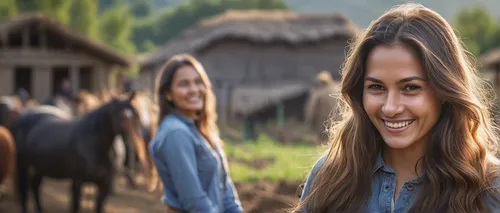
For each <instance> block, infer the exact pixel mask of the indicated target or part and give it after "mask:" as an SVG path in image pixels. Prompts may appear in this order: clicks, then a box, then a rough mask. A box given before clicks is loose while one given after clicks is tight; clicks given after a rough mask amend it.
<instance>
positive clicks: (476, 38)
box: [454, 7, 500, 56]
mask: <svg viewBox="0 0 500 213" xmlns="http://www.w3.org/2000/svg"><path fill="white" fill-rule="evenodd" d="M454 25H455V28H456V29H457V30H458V32H459V34H460V36H461V37H462V39H463V40H464V43H465V45H466V46H467V49H468V50H469V51H470V52H472V53H473V54H474V55H476V56H478V55H480V54H482V53H485V52H487V51H488V50H491V49H492V48H494V47H495V46H497V45H498V43H497V42H498V39H496V38H495V37H496V36H498V35H499V33H500V32H499V26H498V23H497V22H496V21H495V18H494V17H493V16H492V15H491V14H490V13H489V12H488V10H486V9H485V8H483V7H473V8H470V9H467V8H466V9H463V10H461V11H460V12H459V13H458V14H457V17H456V19H455V23H454Z"/></svg>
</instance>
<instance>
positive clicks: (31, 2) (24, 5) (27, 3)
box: [14, 0, 41, 12]
mask: <svg viewBox="0 0 500 213" xmlns="http://www.w3.org/2000/svg"><path fill="white" fill-rule="evenodd" d="M14 1H15V2H16V5H17V9H18V10H19V11H21V12H33V11H38V10H40V2H41V1H40V0H38V1H37V0H14Z"/></svg>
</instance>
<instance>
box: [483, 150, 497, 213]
mask: <svg viewBox="0 0 500 213" xmlns="http://www.w3.org/2000/svg"><path fill="white" fill-rule="evenodd" d="M487 162H488V164H489V165H488V170H489V171H488V174H490V175H491V176H490V177H491V179H490V180H491V182H490V184H489V186H488V190H487V193H486V195H485V203H486V205H487V206H488V208H489V209H494V210H498V209H500V160H499V159H498V158H497V157H494V156H488V161H487Z"/></svg>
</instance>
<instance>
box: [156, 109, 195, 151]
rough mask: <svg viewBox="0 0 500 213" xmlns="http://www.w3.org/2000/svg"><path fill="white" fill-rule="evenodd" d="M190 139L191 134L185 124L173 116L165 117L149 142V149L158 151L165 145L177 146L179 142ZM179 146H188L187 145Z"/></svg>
mask: <svg viewBox="0 0 500 213" xmlns="http://www.w3.org/2000/svg"><path fill="white" fill-rule="evenodd" d="M192 137H193V133H192V132H191V130H190V129H189V126H188V125H187V124H185V123H184V122H183V121H182V120H180V119H178V118H176V117H175V116H169V115H167V116H165V118H164V119H163V120H162V122H161V124H160V126H159V127H158V129H157V130H156V134H155V136H154V138H153V140H152V142H151V147H152V148H153V149H156V150H158V149H160V147H162V146H164V145H166V144H169V143H175V144H177V141H179V140H182V141H186V139H190V138H192ZM180 144H184V145H188V144H187V143H180Z"/></svg>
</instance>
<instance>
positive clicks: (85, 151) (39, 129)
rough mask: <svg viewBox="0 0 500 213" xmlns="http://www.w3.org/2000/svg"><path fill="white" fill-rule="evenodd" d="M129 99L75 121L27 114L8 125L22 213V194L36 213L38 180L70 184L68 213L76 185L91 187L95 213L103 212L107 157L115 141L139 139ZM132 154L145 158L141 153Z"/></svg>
mask: <svg viewBox="0 0 500 213" xmlns="http://www.w3.org/2000/svg"><path fill="white" fill-rule="evenodd" d="M133 98H134V94H133V93H132V95H130V97H128V98H126V99H117V98H115V99H113V100H111V101H110V102H109V103H106V104H104V105H102V106H101V107H99V108H97V109H95V110H93V111H91V112H89V113H87V114H85V115H83V116H82V117H81V118H78V119H69V118H65V117H62V116H60V115H57V114H55V113H53V114H52V113H48V112H46V111H45V112H36V111H34V110H33V111H32V112H28V113H24V114H22V115H21V116H20V117H19V118H18V119H17V120H16V121H15V122H14V123H13V125H12V128H11V131H12V133H13V135H14V138H15V141H16V145H17V165H16V167H17V168H16V170H17V173H18V174H17V182H18V187H17V190H18V193H19V195H20V204H21V208H22V211H23V212H24V213H26V212H27V205H26V203H27V198H28V188H31V190H32V191H33V194H34V197H35V205H36V210H37V212H42V207H41V202H40V185H41V183H42V179H43V177H51V178H55V179H71V180H72V182H73V183H72V205H71V212H74V213H75V212H78V211H79V209H80V196H81V187H82V184H83V183H85V182H91V183H95V184H96V185H97V187H98V189H99V194H98V196H97V200H96V209H95V212H97V213H100V212H103V209H104V203H105V201H106V198H107V197H108V192H109V188H110V184H112V175H113V174H112V172H113V166H112V162H111V159H110V155H109V153H110V149H111V147H112V143H113V140H114V138H115V136H116V135H119V134H120V135H122V137H124V138H127V137H132V138H136V137H142V134H141V132H140V128H139V125H138V123H139V121H138V116H137V112H136V110H135V109H134V107H133V106H132V105H131V100H132V99H133ZM33 121H35V122H33ZM33 123H34V124H33ZM127 141H129V140H127ZM131 141H134V144H128V143H126V146H130V145H136V146H141V143H137V142H136V141H135V140H131ZM142 143H143V142H142ZM137 148H138V151H141V152H145V147H137ZM28 168H29V169H30V171H29V172H28Z"/></svg>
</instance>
